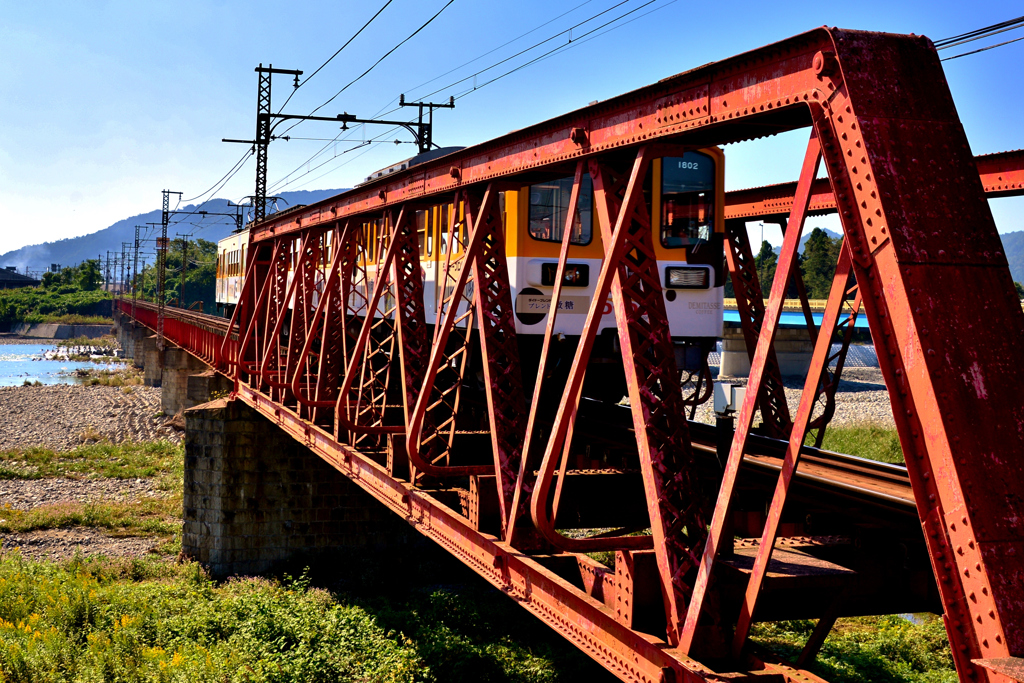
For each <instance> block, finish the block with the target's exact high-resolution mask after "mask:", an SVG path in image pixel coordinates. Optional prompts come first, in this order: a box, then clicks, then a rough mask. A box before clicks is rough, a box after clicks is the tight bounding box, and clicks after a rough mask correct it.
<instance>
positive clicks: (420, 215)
mask: <svg viewBox="0 0 1024 683" xmlns="http://www.w3.org/2000/svg"><path fill="white" fill-rule="evenodd" d="M416 236H417V239H418V240H419V245H420V258H421V259H425V258H427V257H428V256H430V255H431V254H430V252H431V250H432V249H433V247H434V243H433V240H432V239H430V211H417V212H416Z"/></svg>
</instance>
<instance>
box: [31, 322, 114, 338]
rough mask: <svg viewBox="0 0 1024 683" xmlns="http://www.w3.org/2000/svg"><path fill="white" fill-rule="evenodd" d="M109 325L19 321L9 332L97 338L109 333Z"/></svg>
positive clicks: (36, 335)
mask: <svg viewBox="0 0 1024 683" xmlns="http://www.w3.org/2000/svg"><path fill="white" fill-rule="evenodd" d="M112 326H113V323H111V324H110V325H64V324H61V323H19V324H17V325H12V326H11V333H12V334H16V335H18V336H20V337H29V338H32V339H74V338H76V337H87V338H89V339H98V338H99V337H102V336H103V335H105V334H110V328H111V327H112Z"/></svg>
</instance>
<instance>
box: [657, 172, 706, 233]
mask: <svg viewBox="0 0 1024 683" xmlns="http://www.w3.org/2000/svg"><path fill="white" fill-rule="evenodd" d="M714 231H715V160H714V159H712V158H711V157H710V156H708V155H707V154H701V153H700V152H687V153H686V154H684V155H683V156H681V157H665V158H664V160H663V161H662V163H661V245H662V246H663V247H667V248H678V247H689V246H695V245H698V244H702V243H704V242H707V241H708V240H710V239H711V233H713V232H714Z"/></svg>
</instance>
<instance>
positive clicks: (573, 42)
mask: <svg viewBox="0 0 1024 683" xmlns="http://www.w3.org/2000/svg"><path fill="white" fill-rule="evenodd" d="M628 1H629V0H622V1H621V2H618V3H616V4H614V5H612V6H611V7H608V8H606V9H604V10H601V11H600V12H598V13H596V14H594V15H592V16H590V17H588V18H587V19H585V20H583V21H581V22H578V23H576V24H574V25H573V26H571V27H569V28H567V29H564V30H562V31H559V32H558V33H555V34H553V35H551V36H549V37H547V38H545V39H543V40H541V41H538V42H537V43H534V44H533V45H531V46H530V47H527V48H525V49H524V50H521V51H519V52H517V53H516V54H514V55H512V56H510V57H507V58H504V59H502V60H499V61H497V62H495V63H494V64H491V65H490V66H488V67H486V68H484V69H481V70H479V71H477V72H476V73H474V74H471V75H469V76H467V77H465V78H462V79H459V80H457V81H455V82H453V83H450V84H449V85H446V86H444V87H442V88H439V89H437V90H435V91H433V92H431V93H428V94H426V95H423V96H422V99H426V98H429V97H431V96H433V95H436V94H438V93H440V92H442V91H444V90H448V89H450V88H452V87H454V86H456V85H458V84H459V83H462V82H465V81H467V80H469V79H471V78H475V77H476V76H478V75H480V74H482V73H485V72H487V71H489V70H491V69H493V68H495V67H497V66H500V65H501V64H504V63H506V62H508V61H509V60H511V59H515V58H516V57H518V56H520V55H522V54H525V53H527V52H529V51H531V50H534V49H536V48H538V47H540V46H542V45H544V44H546V43H549V42H551V41H552V40H554V39H555V38H557V37H559V36H561V35H565V34H569V36H570V38H569V43H567V44H565V45H560V46H559V47H558V48H557V49H555V50H551V51H549V52H547V53H545V54H543V55H541V56H540V57H538V58H536V59H534V60H532V61H530V62H527V63H525V64H523V65H520V66H519V67H517V68H516V69H513V70H511V71H509V72H507V73H505V74H502V75H501V76H498V77H496V78H494V79H491V80H490V81H488V82H486V83H484V85H489V84H491V83H493V82H495V81H497V80H500V79H501V78H504V77H505V76H508V75H510V74H512V73H514V72H515V71H518V70H520V69H522V68H525V67H526V66H530V65H531V64H534V63H536V62H538V61H541V60H542V59H545V58H547V57H550V56H553V55H554V54H555V53H556V52H557V51H558V50H563V51H564V49H565V48H568V47H571V46H574V45H576V44H582V42H588V41H584V40H582V38H585V37H586V36H589V35H590V34H592V33H594V32H595V31H600V30H601V29H603V28H605V27H607V26H609V25H611V24H613V23H615V22H617V21H619V20H621V19H623V18H625V17H627V16H629V15H631V14H633V13H635V12H638V11H639V10H641V9H643V8H644V7H647V6H649V5H651V4H653V3H654V2H657V0H649V1H648V2H646V3H644V4H642V5H640V6H639V7H636V8H634V9H632V10H630V11H628V12H626V13H625V14H622V15H619V16H618V17H616V18H615V19H612V20H611V21H608V22H606V23H604V24H602V25H601V26H598V27H597V28H595V29H592V30H591V31H588V32H587V33H584V34H583V35H582V36H580V37H579V38H576V39H573V38H572V31H573V30H574V29H577V28H579V27H580V26H583V25H585V24H587V23H590V22H591V21H593V20H594V19H597V18H598V17H601V16H603V15H605V14H607V13H608V12H610V11H612V10H614V9H615V8H617V7H620V6H622V5H624V4H626V3H627V2H628ZM588 2H589V0H588ZM674 2H676V0H672V1H671V2H669V3H667V4H666V5H663V6H662V7H667V6H668V5H670V4H673V3H674ZM449 4H450V3H449ZM586 4H588V3H587V2H584V3H581V4H579V5H577V6H576V7H574V8H573V9H571V10H569V11H568V12H563V13H562V14H560V15H558V16H557V17H555V18H554V19H551V20H549V21H547V22H545V23H543V24H541V25H539V26H537V27H536V28H534V29H531V30H530V31H527V32H526V33H524V34H522V35H521V36H519V38H516V39H514V40H511V41H509V42H507V43H505V44H504V45H509V44H511V43H514V42H515V41H516V40H519V39H520V38H522V37H523V36H526V35H529V34H530V33H532V32H534V31H536V30H538V29H539V28H542V27H544V26H546V25H548V24H550V23H551V22H553V21H556V20H557V19H559V18H561V17H563V16H565V15H566V14H569V13H570V12H572V11H574V10H576V9H579V8H580V7H582V6H583V5H586ZM446 7H447V5H446ZM443 9H444V8H442V11H443ZM657 9H661V7H659V8H656V10H657ZM656 10H651V11H652V12H653V11H656ZM646 14H650V12H647V13H645V14H644V15H641V16H646ZM639 18H640V17H636V18H634V19H631V20H630V21H629V22H625V23H624V24H622V25H625V24H628V23H631V22H632V21H634V20H635V19H639ZM500 47H502V46H499V48H495V49H494V50H497V49H500ZM494 50H491V51H489V52H486V53H484V54H483V55H480V57H477V58H474V59H472V60H470V61H469V62H466V64H471V63H473V62H474V61H477V60H478V59H480V58H482V57H484V56H486V55H487V54H491V53H492V52H494ZM463 66H465V64H464V65H463ZM458 68H461V67H456V69H453V70H451V71H454V70H457V69H458ZM451 71H448V72H446V74H447V73H451ZM446 74H442V75H441V76H437V77H435V78H433V79H431V80H429V81H427V82H426V83H424V84H423V85H426V84H427V83H432V82H433V81H436V80H438V79H439V78H442V77H443V76H444V75H446ZM484 85H481V86H474V88H471V89H469V90H467V91H465V92H463V93H461V94H459V95H458V96H456V99H461V98H462V97H464V96H465V95H467V94H468V93H470V92H473V91H474V90H479V89H480V88H482V87H484ZM346 87H348V86H346ZM418 87H422V86H417V88H418ZM343 90H344V89H343ZM414 90H415V88H414ZM338 94H340V92H339V93H338ZM335 97H337V95H335ZM332 99H333V98H332ZM329 101H330V100H328V102H329ZM392 101H394V100H392ZM325 104H326V103H325ZM322 106H324V105H321V107H322ZM386 106H387V105H385V107H386ZM400 108H401V107H395V108H393V109H391V110H389V111H387V112H380V111H378V113H377V114H375V115H374V118H377V117H379V116H386V115H388V114H391V113H394V112H396V111H398V110H399V109H400ZM414 120H415V119H410V121H409V122H410V123H411V122H412V121H414ZM296 125H297V124H296ZM292 127H294V126H292ZM289 130H291V128H288V129H286V130H285V131H284V132H285V133H287V132H288V131H289ZM355 130H356V129H352V132H353V133H354V131H355ZM353 133H350V135H351V134H353ZM345 139H347V138H342V137H341V133H339V134H338V135H337V136H335V137H334V138H332V139H331V140H329V141H328V142H327V144H325V145H324V146H323V147H321V148H320V149H319V150H317V152H315V153H314V154H313V155H312V156H311V157H309V158H308V159H307V160H305V161H303V162H302V163H301V164H299V165H298V166H297V167H296V168H295V169H293V170H292V171H291V172H290V173H288V174H287V175H285V176H284V177H282V178H281V179H279V180H278V181H276V182H275V184H274V188H275V189H283V188H284V187H288V186H289V185H291V184H292V183H294V182H295V181H296V180H298V179H300V178H303V177H305V176H306V175H308V174H309V173H310V172H312V171H313V170H316V169H310V170H309V171H307V172H306V173H304V174H302V175H300V176H298V177H296V178H294V179H291V180H289V179H290V178H291V176H292V175H293V174H295V173H296V172H298V171H299V170H301V169H302V167H303V166H306V165H307V164H309V163H312V162H313V161H314V160H316V158H317V157H319V156H320V155H321V154H322V153H323V152H324V151H325V150H326V149H327V148H328V147H329V146H330V145H331V143H333V142H337V141H339V140H345ZM358 148H359V147H355V148H353V149H358ZM337 156H340V155H338V154H336V155H335V156H334V157H332V159H333V158H337ZM321 166H323V164H321V165H319V166H317V167H316V168H320V167H321ZM318 177H323V176H318ZM285 181H287V182H285ZM282 183H283V184H282Z"/></svg>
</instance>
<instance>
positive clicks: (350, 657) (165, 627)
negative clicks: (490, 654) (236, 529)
mask: <svg viewBox="0 0 1024 683" xmlns="http://www.w3.org/2000/svg"><path fill="white" fill-rule="evenodd" d="M168 574H170V576H168ZM428 675H429V671H428V670H427V669H426V667H425V666H424V665H423V663H422V661H421V660H420V658H419V656H418V655H417V653H416V650H415V648H414V647H413V646H412V644H411V643H410V642H409V641H408V640H407V639H406V638H404V637H403V636H402V635H401V634H400V633H395V632H387V631H385V630H384V629H383V628H381V627H380V626H379V625H378V624H377V622H376V620H375V619H374V618H373V617H372V616H371V615H369V614H367V613H366V612H365V611H364V610H362V609H360V608H358V607H354V606H350V605H344V604H340V603H339V602H338V601H337V600H336V599H335V598H334V597H332V596H331V595H330V594H329V593H327V592H325V591H322V590H315V589H310V588H309V587H308V585H306V584H305V582H303V581H285V582H271V581H267V580H261V579H245V580H238V581H231V582H228V583H227V584H224V585H221V586H217V585H215V584H213V583H212V582H210V581H209V580H208V579H206V578H205V577H204V576H203V574H202V572H201V570H200V569H199V567H198V566H197V565H184V566H182V567H168V566H167V565H163V566H161V565H159V564H158V563H154V562H152V561H144V560H135V561H130V562H122V563H120V564H115V565H110V564H109V563H108V564H104V563H96V562H92V563H86V562H84V561H82V560H80V559H77V560H74V561H71V562H68V563H64V564H63V565H56V564H51V563H41V562H29V561H25V560H22V559H21V558H20V557H19V556H17V555H15V556H7V557H5V558H4V559H0V680H3V681H5V682H7V681H9V682H11V683H15V682H18V683H20V682H22V681H24V682H26V683H27V682H29V681H31V682H32V683H50V682H51V681H52V682H54V683H56V682H58V681H59V682H64V681H69V682H70V681H161V682H163V681H211V683H212V682H214V681H216V682H217V683H220V682H222V681H232V682H234V681H238V682H242V681H251V682H253V683H257V682H267V683H278V682H280V683H284V682H285V681H310V682H318V681H323V682H325V683H326V682H327V681H342V680H350V681H414V680H423V679H425V678H426V677H427V676H428Z"/></svg>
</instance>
